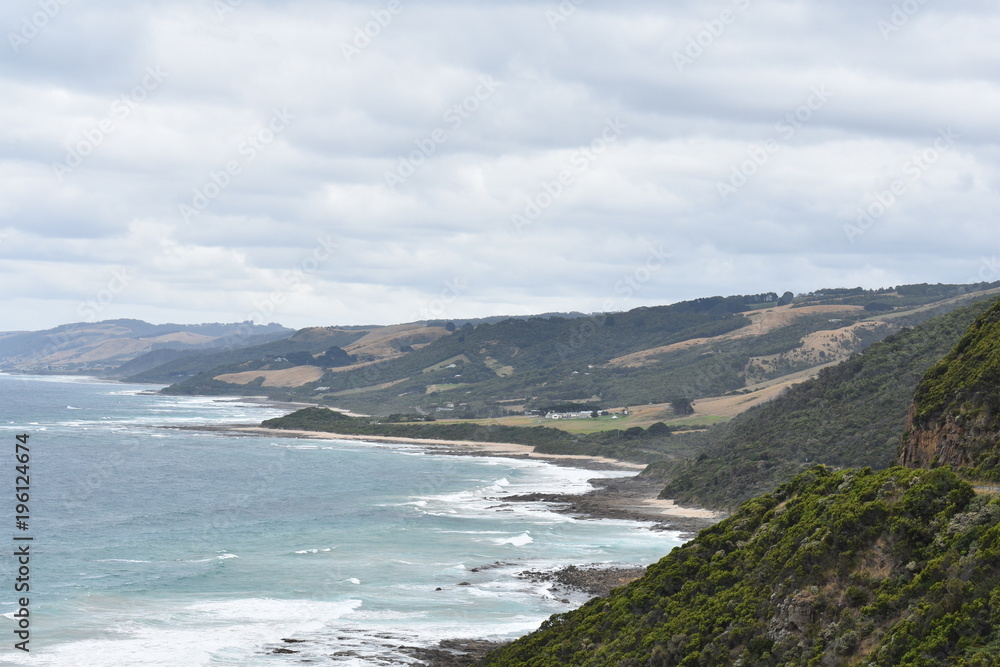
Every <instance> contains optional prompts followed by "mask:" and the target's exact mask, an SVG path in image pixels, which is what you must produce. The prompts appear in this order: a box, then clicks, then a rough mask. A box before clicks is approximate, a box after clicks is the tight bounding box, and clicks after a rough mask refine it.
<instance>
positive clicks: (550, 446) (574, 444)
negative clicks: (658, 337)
mask: <svg viewBox="0 0 1000 667" xmlns="http://www.w3.org/2000/svg"><path fill="white" fill-rule="evenodd" d="M394 417H395V419H394V420H393V421H385V420H376V419H369V418H362V417H350V416H348V415H345V414H342V413H339V412H336V411H333V410H329V409H327V408H303V409H302V410H298V411H296V412H293V413H292V414H290V415H286V416H284V417H277V418H275V419H268V420H266V421H264V422H262V424H261V425H262V426H264V427H265V428H275V429H292V430H295V429H299V430H305V431H322V432H327V433H341V434H345V435H368V436H381V437H386V436H389V437H403V438H429V439H432V440H450V441H469V440H471V441H474V442H506V443H513V444H519V445H532V446H534V447H535V450H536V451H538V452H541V453H543V454H582V455H587V456H607V457H609V458H617V459H622V460H626V461H635V462H638V463H649V462H651V461H658V460H660V459H662V458H663V457H664V456H673V455H676V454H677V452H678V451H680V452H682V453H684V454H685V455H689V454H690V452H688V451H686V450H685V449H684V445H685V443H684V442H683V439H682V438H672V437H671V431H670V428H669V427H667V426H666V425H665V424H663V423H662V422H660V423H657V424H653V425H652V426H650V427H649V428H647V429H643V428H639V427H632V428H628V429H624V430H615V431H602V432H599V433H591V434H585V435H583V434H573V433H568V432H566V431H562V430H559V429H554V428H547V427H544V426H535V427H531V428H526V427H523V426H501V425H497V424H492V425H485V424H475V423H469V422H459V423H454V422H453V423H446V424H438V423H435V422H433V421H431V422H417V423H413V422H407V423H401V422H400V421H398V416H394Z"/></svg>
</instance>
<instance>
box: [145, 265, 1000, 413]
mask: <svg viewBox="0 0 1000 667" xmlns="http://www.w3.org/2000/svg"><path fill="white" fill-rule="evenodd" d="M998 285H1000V283H997V284H981V285H910V286H905V285H904V286H899V287H896V288H887V289H884V290H862V289H860V288H851V289H830V290H824V291H823V292H822V293H813V294H807V295H800V296H798V297H795V298H794V299H792V298H791V297H790V296H787V295H786V297H778V295H777V293H773V292H772V293H767V294H757V295H744V296H731V297H709V298H703V299H695V300H693V301H687V302H681V303H677V304H673V305H670V306H657V307H647V308H637V309H634V310H631V311H627V312H624V313H603V314H597V315H590V316H577V317H560V316H555V317H546V318H543V317H534V318H517V319H514V318H510V319H507V320H503V321H500V322H494V323H481V324H479V325H475V326H474V325H472V324H470V323H465V324H462V325H457V324H456V323H455V322H445V321H438V322H428V323H424V324H420V323H417V324H410V325H399V326H398V327H395V329H396V330H397V332H396V334H395V335H397V336H398V337H397V338H395V339H393V338H392V337H391V336H389V337H387V336H386V334H387V332H388V331H389V330H391V329H393V328H392V327H383V328H372V329H370V330H368V331H367V333H366V334H365V336H366V338H365V339H359V340H358V341H357V342H353V341H352V342H350V343H348V344H343V343H340V345H341V347H343V349H344V350H345V352H346V353H347V354H349V355H351V356H352V357H353V358H354V361H353V362H352V363H350V364H343V365H338V366H335V367H331V366H329V365H328V364H326V363H325V362H324V361H323V359H321V358H320V357H321V354H322V351H321V349H320V347H319V346H316V347H314V348H310V349H309V350H308V351H309V352H310V353H311V354H312V355H313V357H314V358H313V359H311V360H310V359H305V358H303V359H302V363H301V365H302V366H303V367H302V368H300V369H299V370H297V371H294V372H292V371H290V370H289V368H287V367H285V366H275V365H274V363H273V359H272V358H271V357H269V356H268V355H270V354H272V352H274V350H270V351H268V350H264V349H261V350H260V352H261V354H260V355H259V356H258V358H256V359H253V358H250V357H249V356H248V357H246V358H237V357H234V356H231V355H227V356H222V355H216V356H214V357H213V356H203V357H200V358H193V357H192V358H191V359H189V360H187V361H184V360H180V361H177V362H172V363H171V364H168V365H166V366H163V367H160V368H152V369H150V370H149V371H147V372H144V373H141V374H139V375H137V376H134V378H133V379H137V380H139V379H142V380H144V381H169V380H177V379H180V381H179V382H177V383H176V384H175V385H174V386H172V387H170V389H169V391H170V392H171V393H177V394H227V393H228V394H239V393H244V392H246V391H247V388H248V386H249V385H250V383H256V384H254V385H253V386H252V389H253V391H254V393H262V394H266V395H269V396H272V397H273V398H280V399H286V400H287V399H294V400H299V401H306V402H314V403H317V404H320V405H331V406H336V407H343V408H349V409H351V410H354V411H356V412H361V413H367V414H390V413H404V412H423V413H427V414H437V415H438V416H439V417H444V416H454V417H461V418H470V417H477V416H478V417H500V416H503V415H505V414H513V413H517V414H519V413H521V412H523V411H525V410H531V409H537V408H540V407H544V406H545V405H552V404H556V403H566V402H576V403H582V404H594V405H600V406H602V407H620V406H630V405H631V406H636V405H646V404H668V403H671V402H672V401H674V400H675V399H689V400H690V399H699V398H705V397H713V396H722V395H725V394H727V393H738V392H743V391H748V390H749V389H748V388H751V387H755V386H757V385H760V384H761V383H768V382H771V381H774V380H777V379H780V378H785V377H793V376H795V375H796V374H801V373H807V374H815V373H816V372H818V371H819V369H820V368H822V367H823V366H826V365H830V364H833V363H836V362H838V361H841V360H844V359H847V358H849V357H850V356H852V355H854V354H857V353H858V352H860V351H862V350H864V349H865V348H866V347H868V346H869V345H871V344H872V343H874V342H877V341H879V340H882V339H883V338H885V337H886V336H889V335H891V334H893V333H895V332H898V331H899V330H900V329H902V328H903V327H904V326H907V325H912V324H913V323H917V322H920V321H923V320H924V319H928V318H930V317H931V316H932V315H934V314H935V313H936V312H938V309H940V310H947V309H950V308H954V307H956V305H957V304H958V301H959V300H961V299H962V298H965V297H967V296H968V295H970V294H977V295H979V296H984V295H985V294H986V293H988V292H986V291H984V290H991V289H996V288H997V286H998ZM573 315H576V314H573ZM330 329H331V330H332V329H334V328H330ZM421 330H423V334H425V335H426V337H424V338H422V339H420V340H417V339H416V337H417V336H418V335H421ZM350 332H351V333H354V334H357V333H359V332H360V330H359V329H357V328H351V329H350ZM379 337H382V338H384V340H383V343H382V344H381V349H376V348H373V347H372V346H369V349H367V350H362V349H360V347H361V345H362V343H363V342H364V340H371V339H374V338H379ZM290 342H292V341H290ZM292 347H294V346H292ZM300 347H301V346H300ZM300 347H295V349H296V350H299V349H300ZM376 347H378V346H376ZM290 349H291V348H290ZM301 349H305V348H301ZM285 358H287V357H285ZM182 366H183V368H182ZM762 395H763V394H762Z"/></svg>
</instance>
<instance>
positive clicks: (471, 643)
mask: <svg viewBox="0 0 1000 667" xmlns="http://www.w3.org/2000/svg"><path fill="white" fill-rule="evenodd" d="M169 428H178V427H169ZM179 428H186V429H192V430H205V431H216V432H226V433H228V434H231V435H234V436H251V435H263V434H265V433H266V435H268V436H270V437H289V438H302V437H314V438H322V439H336V438H338V437H340V436H337V435H335V434H329V433H314V432H290V431H281V430H274V429H260V428H256V427H251V426H248V425H245V424H233V425H219V426H194V427H179ZM350 439H365V440H370V441H380V440H383V441H388V442H400V441H407V440H408V439H404V438H393V439H392V440H389V439H381V438H377V437H372V438H350ZM413 442H414V444H421V445H423V446H425V447H427V449H428V450H429V451H432V452H434V453H438V454H448V455H455V456H490V457H495V456H499V457H505V458H519V459H521V458H541V457H535V456H532V455H531V454H530V453H529V452H527V451H524V449H521V450H510V451H504V450H502V449H498V448H497V447H496V445H495V443H446V442H426V441H425V442H420V441H413ZM477 445H482V447H480V446H477ZM490 445H492V446H490ZM525 449H528V450H530V449H531V448H525ZM544 460H546V461H547V462H548V463H552V464H555V465H560V466H567V467H576V468H585V469H589V470H609V469H617V470H622V469H631V470H632V471H634V472H635V473H636V474H635V475H633V476H630V477H619V478H594V479H592V480H590V483H591V485H593V486H594V487H595V488H594V490H593V491H590V492H588V493H584V494H551V493H528V494H521V495H517V496H503V497H497V498H496V501H497V503H498V505H497V507H503V506H504V505H506V504H509V503H515V502H543V503H547V504H549V505H551V506H552V509H553V511H556V512H560V513H564V514H568V515H572V516H573V517H574V518H577V519H582V520H588V519H592V520H599V519H622V520H631V521H642V522H648V523H649V524H650V525H649V530H670V531H676V532H678V533H680V535H681V537H682V538H683V539H685V540H686V539H691V538H693V537H694V536H695V535H696V534H697V533H698V531H700V530H702V529H703V528H707V527H708V526H711V525H713V524H715V523H717V522H718V521H719V520H721V519H722V518H723V516H722V515H721V514H717V513H714V512H710V511H707V510H702V509H698V508H679V507H674V506H673V504H672V503H671V502H670V501H664V500H660V499H659V498H658V497H657V496H658V493H659V491H660V488H661V486H662V483H661V482H658V481H656V480H653V479H648V478H645V477H643V476H641V475H640V474H638V473H639V471H640V469H641V468H642V466H637V465H635V464H630V463H627V462H620V461H611V460H608V459H599V458H596V457H586V456H580V457H551V458H549V457H545V459H544ZM664 555H666V554H664ZM506 565H510V563H494V564H492V565H484V566H481V567H480V568H474V569H473V570H471V571H473V572H475V571H478V570H481V569H489V568H491V567H499V566H506ZM645 570H646V568H645V567H621V566H608V565H603V564H592V565H579V566H578V565H570V566H568V567H565V568H563V569H561V570H557V571H554V572H543V571H534V570H525V571H524V572H521V573H520V574H519V575H518V576H520V577H522V578H525V579H528V580H530V581H533V582H550V583H552V584H553V585H552V588H551V589H550V590H551V592H552V593H553V594H555V595H559V594H560V593H563V594H565V595H566V596H567V597H568V595H569V594H570V593H571V592H582V593H584V594H586V595H588V596H590V597H591V598H593V597H602V596H606V595H608V594H609V593H610V592H611V590H612V589H615V588H618V587H620V586H624V585H626V584H628V583H629V582H631V581H634V580H635V579H638V578H640V577H641V576H642V575H643V573H644V572H645ZM566 601H567V602H568V601H569V600H568V599H567V600H566ZM283 641H285V642H292V641H295V640H283ZM504 643H505V642H495V641H490V640H485V639H475V638H473V639H466V638H462V639H446V640H442V641H440V642H439V643H438V644H437V646H435V647H420V646H405V645H403V646H399V647H398V650H399V651H400V652H401V653H403V654H405V655H408V656H410V657H412V658H413V659H415V660H417V661H418V662H417V663H409V664H418V665H425V666H426V667H468V666H471V665H475V664H476V663H477V662H478V661H479V660H480V659H481V658H482V657H483V656H485V655H486V654H487V653H488V652H489V651H491V650H494V649H496V648H498V647H500V646H503V645H504ZM274 651H275V652H278V653H288V654H291V653H296V652H297V651H295V650H294V648H289V647H288V646H282V647H279V648H276V649H274ZM400 664H404V663H400Z"/></svg>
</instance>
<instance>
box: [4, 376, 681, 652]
mask: <svg viewBox="0 0 1000 667" xmlns="http://www.w3.org/2000/svg"><path fill="white" fill-rule="evenodd" d="M151 389H154V390H155V389H156V387H150V386H148V385H124V384H116V383H105V382H97V381H94V380H90V379H85V378H63V377H22V376H7V375H0V406H2V414H0V423H2V424H3V425H4V426H5V428H4V429H2V431H0V438H3V439H5V440H6V441H8V445H9V446H8V445H4V446H3V447H0V452H5V453H4V454H3V455H2V456H0V470H2V471H5V472H4V473H3V474H0V498H8V499H12V498H13V493H14V489H13V487H14V485H15V482H14V478H15V472H14V466H15V465H16V464H15V462H14V460H13V453H14V435H15V434H16V433H18V432H21V431H26V432H28V433H29V434H30V436H31V437H30V440H29V445H30V447H31V463H30V465H31V468H30V473H31V502H30V510H31V522H30V531H28V533H26V534H29V535H31V536H33V537H34V542H33V543H32V547H31V549H32V561H31V594H30V599H31V606H30V609H31V620H32V625H31V633H32V634H31V643H30V647H31V649H32V650H31V653H30V654H28V655H25V654H23V653H22V652H20V651H16V650H14V649H13V644H14V642H15V641H17V639H16V638H15V637H14V635H13V630H14V620H13V618H12V616H11V614H12V613H13V611H14V610H15V608H16V607H15V594H14V592H13V580H14V577H15V574H14V572H13V570H14V565H13V559H12V558H11V557H10V554H12V553H13V551H14V547H13V546H10V547H9V548H6V547H0V551H2V553H3V557H2V559H0V566H2V567H0V591H3V592H2V593H0V605H2V607H3V608H2V610H0V611H2V612H3V613H4V614H5V618H3V619H0V664H21V665H59V666H65V665H71V666H75V665H81V666H82V665H102V666H103V665H171V666H173V665H177V666H181V665H184V666H195V665H251V666H252V665H278V664H292V663H297V662H298V661H299V660H301V659H303V658H305V659H315V660H317V661H322V664H344V665H376V664H409V663H411V662H414V661H413V659H412V658H409V657H407V656H406V655H405V654H402V653H400V652H399V651H398V647H399V646H400V645H403V644H406V645H432V644H435V643H436V642H437V641H438V640H440V639H445V638H456V637H488V638H508V637H515V636H518V635H520V634H524V633H525V632H528V631H530V630H532V629H534V628H535V627H537V626H538V624H539V623H540V622H541V621H542V620H544V619H545V618H547V617H548V616H549V615H551V614H553V613H556V612H561V611H566V610H567V609H570V608H572V607H574V606H577V605H579V604H580V603H581V602H582V601H583V600H584V598H582V597H579V596H577V597H572V598H570V602H569V603H568V604H567V603H565V602H563V601H562V599H563V598H564V594H562V593H559V594H553V592H552V591H550V590H549V587H548V585H547V584H537V583H532V582H530V581H528V580H527V579H524V578H521V577H518V576H516V575H517V573H519V572H522V571H524V570H527V569H533V570H551V569H557V568H559V567H563V566H565V565H568V564H571V563H577V564H584V563H599V562H600V563H625V564H647V563H650V562H653V561H655V560H657V559H659V558H660V557H662V556H663V555H664V554H666V553H667V552H668V551H669V550H670V549H671V548H672V547H674V546H676V545H678V544H680V540H679V539H678V536H677V534H675V533H669V532H654V531H650V530H649V529H648V524H643V523H638V522H629V521H609V520H602V521H593V520H576V519H572V518H569V517H567V516H565V515H562V514H558V513H556V512H553V511H551V508H549V507H547V506H546V505H544V504H540V503H506V502H504V501H503V498H504V496H509V495H513V494H519V493H526V492H531V491H542V492H561V493H566V492H584V491H586V490H588V489H590V488H591V486H590V485H589V484H588V482H587V480H588V479H590V478H594V477H601V476H618V475H620V474H624V473H616V472H595V471H587V470H579V469H573V468H560V467H556V466H552V465H548V464H545V463H540V462H534V461H522V460H513V459H501V458H479V457H475V458H473V457H456V456H445V455H436V454H432V453H428V452H425V451H424V450H422V449H421V448H419V447H416V446H405V445H385V444H377V443H363V442H357V441H316V440H302V439H286V438H274V437H256V436H255V437H235V436H232V435H223V434H216V433H208V432H199V431H185V430H178V429H170V428H162V426H181V425H199V424H206V425H210V424H219V423H234V422H242V423H256V422H259V421H261V420H263V419H267V418H270V417H273V416H277V415H279V414H283V412H282V411H279V410H276V409H273V408H269V407H264V406H261V405H259V404H255V403H252V402H247V401H243V400H232V399H213V398H197V397H172V396H160V395H155V394H148V393H144V392H150V390H151ZM4 459H7V460H4ZM5 515H6V518H3V517H4V516H5ZM0 521H9V522H10V523H9V525H10V529H9V531H7V533H8V534H7V536H4V533H0V539H4V540H10V539H11V537H12V536H13V534H14V533H16V532H18V531H16V530H14V527H13V523H14V502H13V501H12V500H9V501H8V502H7V503H5V504H0ZM18 534H25V533H18ZM8 544H9V545H13V544H14V543H13V542H12V541H9V542H8ZM498 561H499V562H500V563H502V565H501V566H499V567H491V568H489V569H482V570H480V571H478V572H472V571H471V570H472V569H473V568H481V567H482V566H484V565H488V564H494V563H496V562H498ZM463 582H467V583H468V584H471V585H468V586H459V584H461V583H463ZM437 588H441V589H442V590H440V591H438V590H436V589H437ZM284 638H292V639H300V640H304V641H303V642H302V643H296V644H286V643H284V642H282V639H284ZM278 647H288V648H291V649H292V650H296V651H299V652H300V653H298V654H296V655H275V654H271V653H270V651H273V650H274V649H275V648H278ZM335 654H337V655H335Z"/></svg>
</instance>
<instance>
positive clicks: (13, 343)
mask: <svg viewBox="0 0 1000 667" xmlns="http://www.w3.org/2000/svg"><path fill="white" fill-rule="evenodd" d="M291 332H292V330H291V329H286V328H285V327H282V326H280V325H278V324H269V325H267V326H260V325H255V324H253V323H252V322H243V323H234V324H220V323H210V324H150V323H148V322H143V321H141V320H131V319H119V320H105V321H102V322H93V323H90V322H78V323H75V324H65V325H62V326H59V327H55V328H53V329H47V330H45V331H18V332H5V333H0V369H4V370H18V371H32V372H84V373H91V374H95V373H98V374H99V373H103V372H108V371H112V370H114V369H115V368H117V367H119V366H121V365H122V364H124V363H127V362H129V361H131V360H133V359H135V358H137V357H140V356H142V355H144V354H147V353H150V352H162V351H164V350H180V351H187V352H191V351H196V350H208V349H218V348H227V347H239V346H243V345H255V344H258V343H261V342H264V341H267V340H272V339H274V338H281V337H284V336H287V335H288V334H290V333H291Z"/></svg>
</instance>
